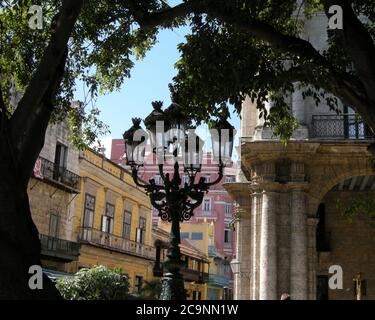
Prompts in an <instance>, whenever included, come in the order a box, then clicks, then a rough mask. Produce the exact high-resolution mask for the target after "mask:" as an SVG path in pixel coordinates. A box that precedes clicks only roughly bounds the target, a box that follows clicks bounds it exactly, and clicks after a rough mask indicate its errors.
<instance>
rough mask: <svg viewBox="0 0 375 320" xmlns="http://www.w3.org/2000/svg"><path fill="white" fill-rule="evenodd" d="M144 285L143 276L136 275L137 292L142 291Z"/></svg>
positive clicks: (135, 286)
mask: <svg viewBox="0 0 375 320" xmlns="http://www.w3.org/2000/svg"><path fill="white" fill-rule="evenodd" d="M142 285H143V277H142V276H135V283H134V288H135V292H136V293H141V290H142Z"/></svg>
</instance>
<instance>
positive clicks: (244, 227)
mask: <svg viewBox="0 0 375 320" xmlns="http://www.w3.org/2000/svg"><path fill="white" fill-rule="evenodd" d="M225 188H226V190H227V191H228V192H229V194H230V195H231V197H232V198H233V199H234V201H235V219H236V221H235V226H236V257H235V258H236V259H237V260H238V261H239V272H238V273H237V274H235V275H234V299H235V300H239V299H241V300H249V299H250V279H251V247H250V245H249V244H250V242H251V198H250V191H249V183H247V182H237V183H228V184H226V185H225Z"/></svg>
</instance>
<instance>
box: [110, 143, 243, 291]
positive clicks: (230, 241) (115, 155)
mask: <svg viewBox="0 0 375 320" xmlns="http://www.w3.org/2000/svg"><path fill="white" fill-rule="evenodd" d="M124 153H125V146H124V142H123V140H122V139H113V140H112V149H111V160H112V161H114V162H115V163H118V164H120V165H122V166H125V159H124ZM153 156H154V155H153V154H152V153H151V152H147V151H146V161H145V165H144V166H143V167H142V168H140V172H139V176H140V178H142V179H143V180H145V181H149V180H150V179H155V182H156V183H157V184H161V183H162V180H161V177H160V175H159V169H158V166H157V164H156V161H153ZM211 158H212V157H211V153H206V154H205V156H204V159H203V164H202V169H201V172H200V173H199V174H197V178H196V179H197V180H196V181H198V180H199V178H200V177H205V178H206V181H207V180H208V181H211V182H212V181H215V180H216V179H217V177H218V169H217V165H216V163H213V162H212V161H211ZM164 172H165V173H166V172H173V166H172V165H171V164H165V165H164ZM180 172H181V173H182V169H181V170H180ZM236 175H237V167H236V165H235V164H233V165H231V166H227V167H226V168H225V169H224V177H223V179H222V180H221V181H220V182H219V183H218V184H216V185H214V186H212V187H211V188H210V190H209V192H208V193H207V194H206V195H205V197H204V200H203V203H202V205H201V206H200V207H198V208H197V209H196V210H195V211H194V217H192V219H191V220H190V221H188V222H184V223H193V224H194V223H201V222H203V221H207V222H212V223H214V226H215V237H214V239H212V240H211V242H210V243H209V252H211V253H212V254H216V255H217V256H218V257H220V258H222V259H224V261H226V262H227V266H226V268H225V269H227V270H226V271H225V273H226V274H228V277H229V284H228V286H229V287H231V279H232V276H231V272H230V267H229V263H230V261H231V260H232V258H233V256H234V253H235V248H234V244H235V239H234V232H233V230H232V221H233V217H234V207H233V200H232V198H231V197H230V196H229V194H228V193H227V191H226V190H225V189H224V187H223V184H225V183H230V182H235V179H236ZM187 179H188V177H187V175H186V176H184V175H183V173H182V183H184V182H185V181H187ZM158 219H159V218H158V212H157V210H155V209H154V211H153V223H154V224H157V221H158ZM182 237H183V235H182Z"/></svg>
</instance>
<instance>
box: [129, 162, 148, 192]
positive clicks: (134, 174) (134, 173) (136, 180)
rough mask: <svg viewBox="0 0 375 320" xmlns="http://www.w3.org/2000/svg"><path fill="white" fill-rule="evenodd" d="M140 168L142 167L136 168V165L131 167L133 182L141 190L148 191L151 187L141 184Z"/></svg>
mask: <svg viewBox="0 0 375 320" xmlns="http://www.w3.org/2000/svg"><path fill="white" fill-rule="evenodd" d="M139 167H141V166H136V165H132V166H131V169H132V178H133V181H134V183H135V184H136V186H138V187H140V188H143V189H147V188H148V187H149V185H148V184H144V183H141V182H140V181H141V180H140V179H139V177H138V169H139Z"/></svg>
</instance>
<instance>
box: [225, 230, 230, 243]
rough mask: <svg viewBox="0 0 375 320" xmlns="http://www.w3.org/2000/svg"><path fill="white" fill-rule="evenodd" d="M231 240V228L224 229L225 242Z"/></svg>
mask: <svg viewBox="0 0 375 320" xmlns="http://www.w3.org/2000/svg"><path fill="white" fill-rule="evenodd" d="M229 242H230V230H229V229H225V230H224V243H229Z"/></svg>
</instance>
